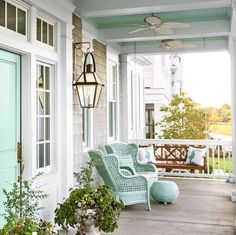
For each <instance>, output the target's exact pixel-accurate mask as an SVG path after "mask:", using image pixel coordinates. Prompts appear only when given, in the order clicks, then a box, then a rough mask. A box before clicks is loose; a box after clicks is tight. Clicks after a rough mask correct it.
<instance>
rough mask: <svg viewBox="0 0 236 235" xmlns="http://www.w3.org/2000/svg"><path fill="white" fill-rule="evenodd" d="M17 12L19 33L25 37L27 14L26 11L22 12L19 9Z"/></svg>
mask: <svg viewBox="0 0 236 235" xmlns="http://www.w3.org/2000/svg"><path fill="white" fill-rule="evenodd" d="M17 12H18V15H17V16H18V19H17V20H18V22H17V24H18V27H17V31H18V33H21V34H23V35H25V34H26V32H25V29H26V28H25V23H26V13H25V11H22V10H21V9H19V8H18V9H17Z"/></svg>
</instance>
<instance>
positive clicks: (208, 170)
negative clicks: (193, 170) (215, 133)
mask: <svg viewBox="0 0 236 235" xmlns="http://www.w3.org/2000/svg"><path fill="white" fill-rule="evenodd" d="M207 174H210V147H209V146H208V147H207Z"/></svg>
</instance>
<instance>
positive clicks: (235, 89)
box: [229, 1, 236, 202]
mask: <svg viewBox="0 0 236 235" xmlns="http://www.w3.org/2000/svg"><path fill="white" fill-rule="evenodd" d="M235 26H236V1H232V18H231V33H230V37H229V53H230V57H231V115H232V159H233V175H232V177H231V178H230V181H231V182H235V175H236V28H235ZM231 199H232V201H233V202H236V185H235V189H234V190H233V191H232V195H231Z"/></svg>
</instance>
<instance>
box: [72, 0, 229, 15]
mask: <svg viewBox="0 0 236 235" xmlns="http://www.w3.org/2000/svg"><path fill="white" fill-rule="evenodd" d="M74 3H75V4H76V6H77V10H76V11H77V13H78V14H79V15H80V16H82V17H104V16H119V15H132V14H143V13H150V12H168V11H178V10H193V9H204V8H216V7H229V6H230V5H231V0H198V1H196V0H138V1H137V0H119V1H117V0H109V1H107V0H99V1H98V0H86V1H85V0H75V1H74Z"/></svg>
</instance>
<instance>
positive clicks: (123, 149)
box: [105, 142, 157, 181]
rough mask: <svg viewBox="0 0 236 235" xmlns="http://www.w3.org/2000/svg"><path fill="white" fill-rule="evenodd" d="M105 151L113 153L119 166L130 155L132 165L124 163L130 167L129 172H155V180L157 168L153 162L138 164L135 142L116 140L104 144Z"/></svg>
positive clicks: (122, 164)
mask: <svg viewBox="0 0 236 235" xmlns="http://www.w3.org/2000/svg"><path fill="white" fill-rule="evenodd" d="M105 149H106V152H107V153H108V154H115V155H116V156H117V157H118V158H119V160H120V162H122V163H121V166H122V167H124V166H125V163H124V159H125V158H126V157H127V156H129V155H131V156H132V160H133V163H132V165H131V164H129V165H126V167H129V168H131V172H132V173H133V174H135V173H137V174H139V173H141V172H150V173H156V176H155V179H153V180H154V181H156V180H157V169H156V167H155V165H153V164H140V163H139V162H138V146H137V145H136V144H127V143H122V142H117V143H113V144H107V145H105Z"/></svg>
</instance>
